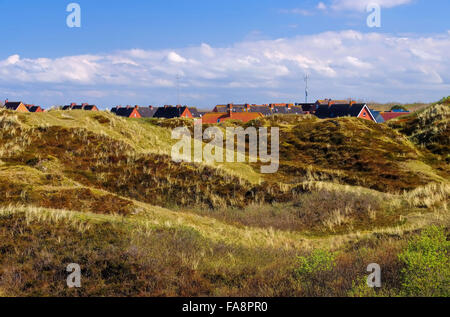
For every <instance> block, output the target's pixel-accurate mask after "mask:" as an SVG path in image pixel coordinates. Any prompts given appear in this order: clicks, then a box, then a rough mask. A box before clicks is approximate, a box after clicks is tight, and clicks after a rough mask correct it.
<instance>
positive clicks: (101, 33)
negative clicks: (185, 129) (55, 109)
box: [0, 0, 450, 108]
mask: <svg viewBox="0 0 450 317" xmlns="http://www.w3.org/2000/svg"><path fill="white" fill-rule="evenodd" d="M70 2H71V1H65V0H40V1H29V0H0V12H2V27H1V28H0V37H1V38H2V39H3V45H1V46H0V98H2V99H3V98H9V99H10V100H11V99H20V100H24V101H25V102H27V103H34V104H42V105H44V106H50V105H54V104H64V103H69V102H71V101H77V102H84V101H86V102H91V103H96V104H99V105H100V106H104V107H109V106H112V105H117V104H123V105H125V104H141V105H147V104H155V105H159V104H165V103H170V104H173V103H176V101H177V96H176V79H175V78H176V76H177V74H178V75H180V78H181V79H180V83H179V84H180V86H181V88H180V94H181V96H180V98H181V101H182V103H185V104H190V105H197V106H199V107H201V108H211V107H212V106H213V105H214V104H216V103H226V102H235V103H238V102H250V103H261V102H264V103H268V102H295V101H302V100H303V99H304V97H303V95H304V92H303V85H304V83H303V80H302V78H303V75H304V73H309V74H310V76H311V98H312V99H314V98H324V97H334V98H347V97H353V98H356V99H362V100H366V101H370V100H377V101H381V102H383V101H399V102H412V101H432V100H436V99H439V98H440V97H442V96H443V95H448V94H450V93H449V91H450V78H449V75H448V74H450V62H449V58H448V56H449V53H448V52H450V22H449V21H450V20H449V19H448V12H450V1H448V0H427V1H426V0H378V1H377V0H373V1H368V0H358V1H355V0H323V1H315V0H305V1H292V0H277V1H274V0H227V1H217V0H190V1H189V0H151V1H142V0H127V1H122V0H78V1H73V2H77V3H78V4H80V6H81V10H82V11H81V23H82V25H81V28H68V27H67V25H66V17H67V15H68V14H69V13H67V12H66V7H67V5H68V4H69V3H70ZM368 2H377V3H379V4H380V5H381V8H382V10H381V14H382V15H381V22H382V26H381V28H369V27H368V26H367V24H366V19H367V16H368V15H369V13H367V12H366V11H365V4H366V3H368Z"/></svg>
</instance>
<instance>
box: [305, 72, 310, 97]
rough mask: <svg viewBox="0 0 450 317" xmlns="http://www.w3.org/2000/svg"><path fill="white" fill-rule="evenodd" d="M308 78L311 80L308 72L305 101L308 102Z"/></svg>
mask: <svg viewBox="0 0 450 317" xmlns="http://www.w3.org/2000/svg"><path fill="white" fill-rule="evenodd" d="M308 80H309V75H308V74H306V75H305V83H306V86H305V103H308V89H309V88H308Z"/></svg>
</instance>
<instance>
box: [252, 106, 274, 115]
mask: <svg viewBox="0 0 450 317" xmlns="http://www.w3.org/2000/svg"><path fill="white" fill-rule="evenodd" d="M249 112H258V113H261V114H262V115H264V116H270V115H272V109H270V107H269V106H250V111H249Z"/></svg>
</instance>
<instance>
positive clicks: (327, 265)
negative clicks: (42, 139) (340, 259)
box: [296, 249, 336, 277]
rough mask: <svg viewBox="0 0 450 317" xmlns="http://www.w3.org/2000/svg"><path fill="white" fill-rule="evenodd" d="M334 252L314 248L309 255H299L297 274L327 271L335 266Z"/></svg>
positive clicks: (303, 274)
mask: <svg viewBox="0 0 450 317" xmlns="http://www.w3.org/2000/svg"><path fill="white" fill-rule="evenodd" d="M335 260H336V254H335V253H331V252H329V251H325V250H320V249H317V250H314V251H313V252H312V253H311V255H310V256H308V257H304V256H299V257H298V262H299V266H298V268H297V270H296V273H297V275H298V276H300V277H301V276H305V275H309V274H313V273H318V272H329V271H331V270H333V268H334V267H335V266H336V262H335Z"/></svg>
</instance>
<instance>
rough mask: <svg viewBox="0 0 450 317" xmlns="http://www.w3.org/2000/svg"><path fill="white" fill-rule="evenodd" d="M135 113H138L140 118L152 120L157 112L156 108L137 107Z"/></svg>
mask: <svg viewBox="0 0 450 317" xmlns="http://www.w3.org/2000/svg"><path fill="white" fill-rule="evenodd" d="M137 111H138V112H139V114H140V115H141V117H142V118H153V117H154V116H155V113H156V111H158V108H155V107H153V106H148V107H139V108H138V109H137Z"/></svg>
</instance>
